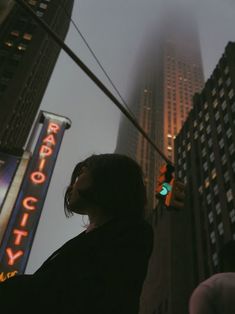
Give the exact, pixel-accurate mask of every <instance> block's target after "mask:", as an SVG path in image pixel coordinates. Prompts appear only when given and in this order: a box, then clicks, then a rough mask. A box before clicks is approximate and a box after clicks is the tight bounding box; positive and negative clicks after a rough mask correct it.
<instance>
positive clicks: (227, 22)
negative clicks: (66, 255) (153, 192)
mask: <svg viewBox="0 0 235 314" xmlns="http://www.w3.org/2000/svg"><path fill="white" fill-rule="evenodd" d="M178 6H183V7H187V10H188V8H189V7H190V8H191V9H192V12H193V13H194V14H195V18H196V20H197V23H198V29H199V36H200V43H201V53H202V60H203V66H204V74H205V78H206V79H207V78H208V77H209V76H210V75H211V72H212V71H213V69H214V67H215V66H216V63H217V62H218V60H219V58H220V56H221V55H222V53H223V51H224V48H225V46H226V45H227V43H228V41H234V38H235V33H234V29H235V22H234V14H235V4H234V3H233V1H232V0H196V1H186V0H184V1H183V0H178V1H176V0H172V1H166V0H161V1H157V0H145V1H143V0H142V1H140V0H119V1H116V0H99V1H97V0H80V1H78V0H75V1H74V10H73V19H74V21H75V22H76V23H77V25H78V27H79V29H80V31H81V32H82V33H83V35H84V36H85V37H86V39H87V41H88V42H89V44H90V45H91V47H92V48H93V50H94V52H95V53H96V55H97V57H98V58H99V60H100V62H101V63H102V64H103V66H104V68H105V69H106V71H107V72H108V73H109V75H110V77H111V78H112V80H113V82H115V84H116V86H117V87H118V89H119V91H120V93H121V94H122V95H123V97H124V98H126V99H128V95H129V93H130V90H131V88H132V86H134V84H135V81H136V80H137V79H138V78H137V77H135V75H136V73H137V71H136V68H137V67H138V64H139V63H140V61H139V60H140V59H139V58H140V56H141V55H144V50H145V45H146V47H147V46H148V40H151V41H152V42H153V43H154V41H155V36H157V33H158V32H159V30H160V21H161V17H162V16H163V14H165V13H164V12H166V11H167V10H168V9H170V10H171V11H172V10H173V11H174V10H175V7H178ZM189 22H190V21H189ZM155 32H156V33H155ZM66 42H67V44H68V45H69V46H70V47H71V48H72V49H73V50H74V51H75V52H76V53H77V54H78V55H79V56H80V58H81V59H82V60H83V61H84V62H85V63H86V64H87V65H88V66H89V67H90V68H91V70H92V71H94V73H96V75H97V76H98V77H99V78H100V79H101V80H102V81H103V82H104V83H105V84H106V85H107V86H108V87H109V88H110V89H111V86H110V84H109V83H108V80H107V79H106V78H105V76H104V74H103V73H102V71H101V70H100V69H99V67H98V66H97V64H96V62H95V61H94V59H93V57H92V56H91V54H90V53H89V51H88V49H87V48H86V46H85V44H84V43H83V41H82V39H81V38H80V36H79V35H78V33H77V32H76V30H75V29H74V27H73V26H72V25H71V26H70V31H69V34H68V36H67V39H66ZM41 109H43V110H47V111H50V112H54V113H58V114H62V115H65V116H67V117H69V118H70V119H71V120H72V127H71V129H70V130H68V131H66V133H65V137H64V140H63V142H62V147H61V151H60V154H59V158H58V160H57V164H56V167H55V170H54V174H53V178H52V181H51V185H50V188H49V191H48V195H47V199H46V202H45V206H44V209H43V213H42V217H41V220H40V223H39V227H38V231H37V234H36V238H35V242H34V245H33V248H32V252H31V256H30V260H29V265H28V268H27V272H28V273H31V272H33V271H34V270H35V269H37V267H38V266H40V264H41V263H42V261H43V260H45V258H46V257H47V256H48V255H49V254H50V253H51V252H52V251H54V250H55V249H56V248H58V247H59V246H60V245H61V244H63V243H64V242H65V241H67V240H68V239H70V238H71V237H73V236H75V235H77V234H78V233H79V232H81V231H82V230H83V222H82V219H81V217H78V216H77V217H75V216H74V217H72V218H70V219H66V218H65V216H64V213H63V194H64V191H65V188H66V185H67V184H68V182H69V179H70V175H71V172H72V169H73V167H74V165H75V164H76V162H78V161H79V160H81V159H83V158H84V157H87V156H89V155H90V154H93V153H102V152H113V151H114V149H115V145H116V139H117V132H118V126H119V119H120V113H119V110H118V109H117V108H116V107H115V106H114V104H112V103H111V101H109V100H108V99H107V98H106V97H105V96H104V95H103V93H102V92H101V91H99V90H98V88H97V87H96V86H95V85H94V84H93V82H91V81H90V79H89V78H87V77H86V75H85V74H84V73H83V72H82V71H81V70H80V69H78V68H77V67H76V66H75V64H74V63H73V61H72V60H70V59H69V57H68V56H67V55H65V53H63V52H62V53H61V54H60V57H59V60H58V62H57V64H56V68H55V70H54V73H53V75H52V78H51V80H50V83H49V86H48V89H47V91H46V94H45V96H44V98H43V101H42V106H41ZM85 220H86V218H85ZM65 267H66V266H65ZM65 269H66V268H65Z"/></svg>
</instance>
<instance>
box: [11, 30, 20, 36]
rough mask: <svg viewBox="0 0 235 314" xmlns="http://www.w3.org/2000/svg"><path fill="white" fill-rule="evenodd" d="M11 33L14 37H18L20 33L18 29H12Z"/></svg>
mask: <svg viewBox="0 0 235 314" xmlns="http://www.w3.org/2000/svg"><path fill="white" fill-rule="evenodd" d="M11 35H12V36H14V37H19V35H20V33H19V32H18V31H12V32H11Z"/></svg>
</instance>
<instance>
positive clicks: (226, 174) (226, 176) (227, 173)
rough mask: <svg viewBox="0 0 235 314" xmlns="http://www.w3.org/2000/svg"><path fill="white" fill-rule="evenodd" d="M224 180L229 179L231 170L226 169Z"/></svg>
mask: <svg viewBox="0 0 235 314" xmlns="http://www.w3.org/2000/svg"><path fill="white" fill-rule="evenodd" d="M224 180H225V182H228V181H229V172H228V170H227V171H225V173H224Z"/></svg>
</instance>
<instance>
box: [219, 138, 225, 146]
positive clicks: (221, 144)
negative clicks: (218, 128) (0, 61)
mask: <svg viewBox="0 0 235 314" xmlns="http://www.w3.org/2000/svg"><path fill="white" fill-rule="evenodd" d="M219 147H220V148H223V147H224V139H223V138H221V140H220V141H219Z"/></svg>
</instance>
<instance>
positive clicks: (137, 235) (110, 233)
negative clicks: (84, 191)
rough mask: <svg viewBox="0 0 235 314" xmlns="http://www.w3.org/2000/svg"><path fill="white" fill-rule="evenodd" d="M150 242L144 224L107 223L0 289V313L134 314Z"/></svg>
mask: <svg viewBox="0 0 235 314" xmlns="http://www.w3.org/2000/svg"><path fill="white" fill-rule="evenodd" d="M152 242H153V233H152V228H151V227H150V226H149V225H148V224H147V223H146V222H145V221H144V220H124V219H122V220H112V221H110V222H108V223H106V224H104V225H103V226H101V227H99V228H97V229H94V230H92V231H90V232H89V233H85V232H82V233H81V234H79V235H78V236H77V237H75V238H73V239H72V240H70V241H68V242H67V243H65V244H64V245H63V246H62V247H61V248H60V249H59V250H57V251H56V252H55V253H53V254H52V256H51V257H49V258H48V259H47V261H46V262H44V264H43V265H42V266H41V267H40V268H39V269H38V270H37V271H36V272H35V273H34V274H33V275H19V276H15V277H13V278H10V279H8V280H7V281H5V282H3V283H2V284H0V312H1V313H7V314H13V313H14V314H15V313H24V314H29V313H51V314H52V313H55V314H58V313H61V314H62V313H63V314H91V313H92V314H93V313H94V314H101V313H102V314H137V313H138V308H139V297H140V293H141V289H142V285H143V281H144V278H145V276H146V272H147V266H148V260H149V257H150V254H151V251H152V246H153V243H152Z"/></svg>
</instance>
